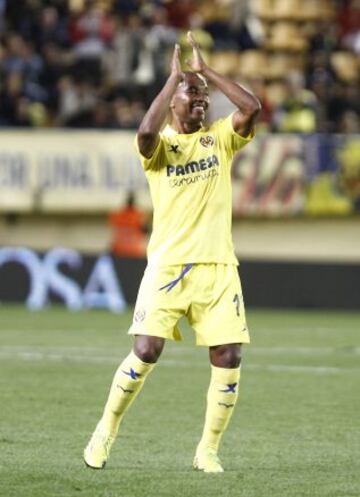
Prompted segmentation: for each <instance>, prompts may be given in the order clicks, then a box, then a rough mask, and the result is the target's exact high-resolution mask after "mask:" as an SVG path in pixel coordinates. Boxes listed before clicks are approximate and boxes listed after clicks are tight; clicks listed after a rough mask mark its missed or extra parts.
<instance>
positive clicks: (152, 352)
mask: <svg viewBox="0 0 360 497" xmlns="http://www.w3.org/2000/svg"><path fill="white" fill-rule="evenodd" d="M164 343H165V340H164V338H159V337H152V336H145V335H136V337H135V343H134V352H135V354H136V355H137V356H138V358H139V359H141V360H142V361H143V362H147V363H154V362H156V361H157V360H158V359H159V357H160V354H161V352H162V350H163V348H164Z"/></svg>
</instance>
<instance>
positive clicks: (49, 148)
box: [0, 130, 150, 212]
mask: <svg viewBox="0 0 360 497" xmlns="http://www.w3.org/2000/svg"><path fill="white" fill-rule="evenodd" d="M133 141H134V133H133V132H119V131H114V132H108V131H106V132H101V131H94V132H91V131H90V132H89V131H59V130H56V131H55V130H54V131H11V132H10V131H9V132H8V131H3V132H1V134H0V209H1V210H2V211H18V212H25V211H30V210H34V209H36V210H39V211H47V212H57V211H60V212H64V211H65V212H66V211H72V212H74V211H96V212H99V211H108V210H109V209H112V208H114V207H117V206H118V205H119V204H121V203H123V200H124V198H125V196H126V192H127V191H129V190H134V189H136V191H137V192H138V193H139V197H138V201H139V200H140V203H141V204H144V207H149V206H150V197H149V193H148V188H147V183H146V178H145V175H144V173H143V170H142V168H141V165H140V162H139V161H138V159H137V157H136V154H135V150H134V145H133Z"/></svg>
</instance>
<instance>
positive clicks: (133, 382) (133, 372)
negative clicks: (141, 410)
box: [84, 335, 165, 469]
mask: <svg viewBox="0 0 360 497" xmlns="http://www.w3.org/2000/svg"><path fill="white" fill-rule="evenodd" d="M164 344H165V339H164V338H159V337H153V336H145V335H137V336H136V337H135V341H134V348H133V350H132V351H131V352H130V354H129V355H128V356H127V357H126V358H125V359H124V361H123V362H122V363H121V364H120V366H119V367H118V369H117V371H116V373H115V376H114V379H113V382H112V385H111V388H110V392H109V396H108V400H107V402H106V405H105V408H104V412H103V415H102V418H101V420H100V421H99V423H98V425H97V427H96V430H95V432H94V433H93V436H92V437H91V440H90V442H89V444H88V446H87V447H86V449H85V452H84V459H85V462H86V464H87V465H88V466H90V467H92V468H96V469H101V468H103V467H104V466H105V464H106V461H107V459H108V457H109V452H110V448H111V446H112V444H113V442H114V441H115V438H116V435H117V433H118V430H119V426H120V423H121V421H122V419H123V416H124V414H125V412H126V411H127V409H128V408H129V407H130V405H131V404H132V403H133V401H134V400H135V398H136V396H137V395H138V394H139V392H140V390H141V388H142V386H143V384H144V381H145V379H146V377H147V375H148V374H149V373H150V372H151V371H152V369H153V368H154V366H155V363H156V361H157V360H158V358H159V357H160V354H161V352H162V350H163V348H164Z"/></svg>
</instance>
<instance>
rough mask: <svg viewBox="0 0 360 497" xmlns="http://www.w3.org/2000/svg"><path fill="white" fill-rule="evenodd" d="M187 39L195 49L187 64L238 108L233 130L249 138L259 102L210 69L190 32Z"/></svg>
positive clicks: (234, 115)
mask: <svg viewBox="0 0 360 497" xmlns="http://www.w3.org/2000/svg"><path fill="white" fill-rule="evenodd" d="M187 39H188V42H189V43H190V45H191V46H192V49H193V57H192V59H191V60H187V61H186V62H187V64H188V65H189V66H190V67H191V69H192V70H193V71H196V72H199V73H201V74H203V75H204V76H205V78H206V79H207V80H208V81H209V82H210V83H212V84H213V85H215V86H216V87H217V88H219V90H221V91H222V92H223V93H224V94H225V95H226V96H227V97H228V99H229V100H231V102H232V103H233V104H234V105H235V106H236V107H237V109H238V110H237V111H236V112H234V114H233V120H232V125H233V128H234V130H235V131H236V133H238V134H239V135H241V136H245V137H246V136H248V134H249V133H250V132H251V131H252V129H253V126H254V123H255V120H256V117H257V115H258V113H259V112H260V110H261V104H260V102H259V100H258V99H257V98H256V97H255V96H254V95H253V94H252V93H250V92H249V91H248V90H246V89H245V88H244V87H243V86H241V85H240V84H239V83H237V82H235V81H232V80H231V79H229V78H227V77H226V76H222V75H221V74H219V73H217V72H216V71H214V70H213V69H211V68H210V67H209V66H208V65H207V64H206V63H205V61H204V59H203V58H202V56H201V53H200V50H199V46H198V44H197V43H196V41H195V40H194V38H193V35H192V33H191V32H190V31H189V32H188V35H187Z"/></svg>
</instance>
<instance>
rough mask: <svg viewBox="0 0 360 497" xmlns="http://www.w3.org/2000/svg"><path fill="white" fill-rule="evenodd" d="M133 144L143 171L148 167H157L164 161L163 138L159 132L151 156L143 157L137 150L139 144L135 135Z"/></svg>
mask: <svg viewBox="0 0 360 497" xmlns="http://www.w3.org/2000/svg"><path fill="white" fill-rule="evenodd" d="M134 146H135V150H136V152H137V154H138V156H139V159H140V162H141V165H142V167H143V168H144V170H145V171H147V170H149V169H159V168H160V167H161V165H162V164H163V162H164V155H165V154H164V150H165V147H164V139H163V137H162V135H161V134H160V140H159V143H158V144H157V146H156V148H155V150H154V153H153V154H152V156H151V157H150V158H148V157H144V156H143V155H142V154H141V152H140V150H139V146H138V141H137V135H136V136H135V140H134Z"/></svg>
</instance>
